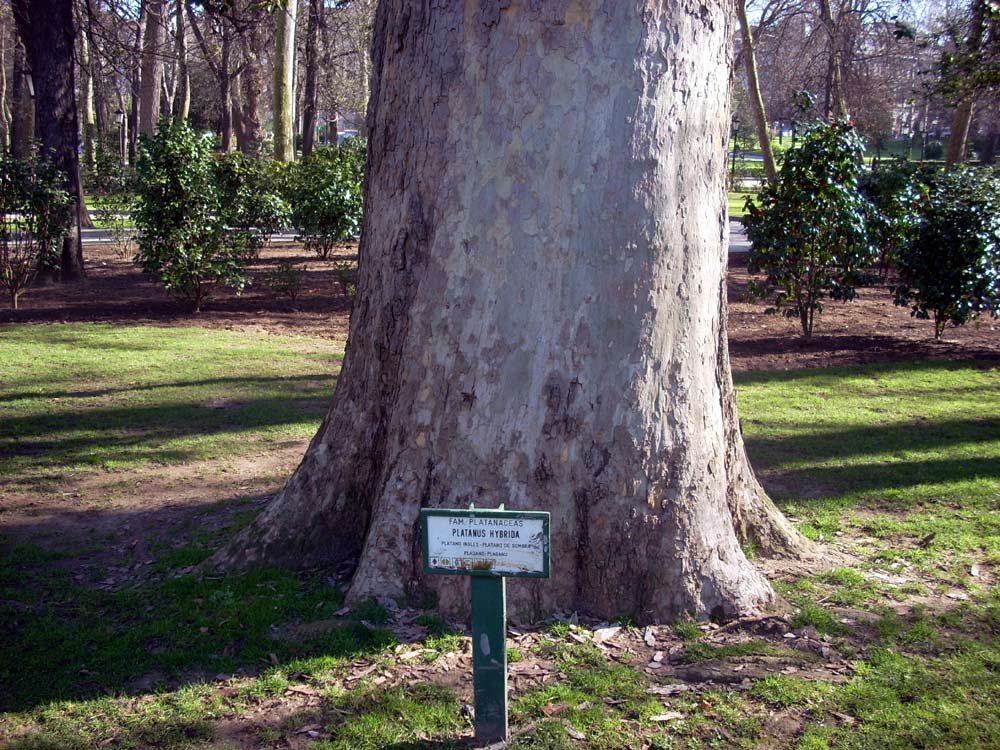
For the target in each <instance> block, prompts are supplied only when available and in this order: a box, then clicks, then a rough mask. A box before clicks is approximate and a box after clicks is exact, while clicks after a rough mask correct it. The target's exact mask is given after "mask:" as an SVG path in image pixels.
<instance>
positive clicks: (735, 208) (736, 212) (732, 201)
mask: <svg viewBox="0 0 1000 750" xmlns="http://www.w3.org/2000/svg"><path fill="white" fill-rule="evenodd" d="M750 195H753V193H729V218H731V219H738V218H740V217H741V216H743V214H744V213H745V210H744V205H745V202H746V199H747V196H750Z"/></svg>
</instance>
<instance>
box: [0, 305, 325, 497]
mask: <svg viewBox="0 0 1000 750" xmlns="http://www.w3.org/2000/svg"><path fill="white" fill-rule="evenodd" d="M342 352H343V347H342V345H341V344H338V343H335V342H328V341H323V340H319V339H306V338H301V337H293V336H261V335H260V334H248V333H237V332H232V331H221V330H210V329H205V328H155V327H150V326H110V325H91V324H75V325H60V326H8V327H5V328H4V329H3V330H0V404H2V411H0V414H2V417H0V453H3V454H4V455H5V456H6V457H5V460H4V461H3V464H2V465H0V482H2V483H3V484H6V485H7V486H8V487H10V488H17V487H23V486H26V485H32V484H34V485H41V486H42V487H46V486H51V485H53V483H54V482H57V481H59V480H60V479H61V478H64V477H65V476H67V475H69V474H78V473H80V472H94V471H115V472H126V471H130V470H134V469H136V468H139V467H142V466H144V465H148V464H151V463H152V464H180V463H190V462H195V461H199V460H206V459H218V460H221V461H231V460H232V459H234V458H238V457H241V456H247V455H256V454H259V453H260V452H261V451H264V450H267V449H268V448H269V447H275V446H278V445H281V444H287V443H289V441H301V440H305V439H307V438H308V437H309V436H310V435H312V434H313V432H314V431H315V429H316V426H317V424H318V423H319V420H320V419H322V416H323V413H324V412H325V410H326V407H327V402H328V400H329V397H330V394H331V393H332V390H333V384H334V376H335V374H336V371H337V370H338V368H339V365H340V359H341V356H342Z"/></svg>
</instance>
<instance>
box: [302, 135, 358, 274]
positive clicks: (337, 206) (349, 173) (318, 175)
mask: <svg viewBox="0 0 1000 750" xmlns="http://www.w3.org/2000/svg"><path fill="white" fill-rule="evenodd" d="M355 140H357V139H353V138H352V139H351V141H349V142H348V143H345V144H344V145H343V146H340V147H338V148H320V149H317V150H316V151H314V152H313V153H312V154H310V155H309V156H308V157H307V158H305V159H303V160H302V161H301V162H297V163H295V164H293V165H291V166H290V167H289V174H288V181H287V193H286V196H287V198H288V202H289V203H290V204H291V206H292V224H293V225H294V226H295V228H296V230H297V231H298V234H299V237H298V239H299V240H300V241H301V242H304V243H305V245H306V247H307V248H309V249H310V250H313V251H314V252H315V253H316V254H317V255H319V257H320V258H322V259H324V260H326V259H327V258H329V257H330V253H331V252H332V250H333V248H334V246H335V245H336V243H338V242H345V241H347V240H350V239H353V238H354V237H357V236H358V233H359V232H360V230H361V207H362V187H361V183H362V177H363V175H364V144H363V143H360V142H359V143H357V144H355V143H353V141H355Z"/></svg>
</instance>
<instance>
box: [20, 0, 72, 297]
mask: <svg viewBox="0 0 1000 750" xmlns="http://www.w3.org/2000/svg"><path fill="white" fill-rule="evenodd" d="M13 9H14V20H15V21H16V22H17V28H18V31H19V32H20V35H21V39H22V40H23V41H24V48H25V51H26V56H27V60H28V65H29V66H30V69H31V80H32V83H33V86H34V89H35V136H36V137H37V138H38V139H39V140H40V141H41V144H42V147H43V148H44V149H45V151H46V152H47V153H48V155H49V157H50V158H51V159H52V160H53V162H54V164H55V165H56V166H57V167H59V169H60V170H61V171H62V172H63V174H64V175H65V179H66V190H67V192H69V194H70V195H72V196H73V197H74V198H75V201H74V216H73V220H72V222H71V226H70V227H69V231H68V233H67V235H66V238H65V240H64V241H63V246H62V251H61V254H60V260H59V266H60V275H61V277H62V279H63V280H64V281H68V280H71V279H76V278H79V277H80V276H83V273H84V267H83V246H82V244H81V241H80V226H81V223H82V221H83V214H84V211H85V209H84V204H83V188H82V186H81V184H80V159H79V154H78V152H77V144H78V140H79V132H80V131H79V124H78V121H77V110H76V65H75V60H76V55H75V45H76V19H75V17H74V13H73V0H30V1H29V0H13Z"/></svg>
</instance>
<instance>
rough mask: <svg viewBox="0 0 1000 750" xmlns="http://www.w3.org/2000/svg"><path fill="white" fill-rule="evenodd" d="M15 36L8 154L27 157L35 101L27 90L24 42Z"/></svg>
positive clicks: (33, 125) (31, 133) (33, 128)
mask: <svg viewBox="0 0 1000 750" xmlns="http://www.w3.org/2000/svg"><path fill="white" fill-rule="evenodd" d="M15 38H16V41H15V43H14V64H13V69H12V74H11V82H10V106H11V112H10V114H11V119H10V155H11V156H13V157H14V158H15V159H27V158H28V154H29V153H30V150H31V140H32V139H33V138H34V137H35V103H34V102H33V101H32V99H31V93H30V92H29V91H28V82H27V78H26V76H27V75H28V63H27V60H26V59H25V53H24V43H23V42H22V41H21V40H20V38H19V35H18V34H15Z"/></svg>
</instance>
